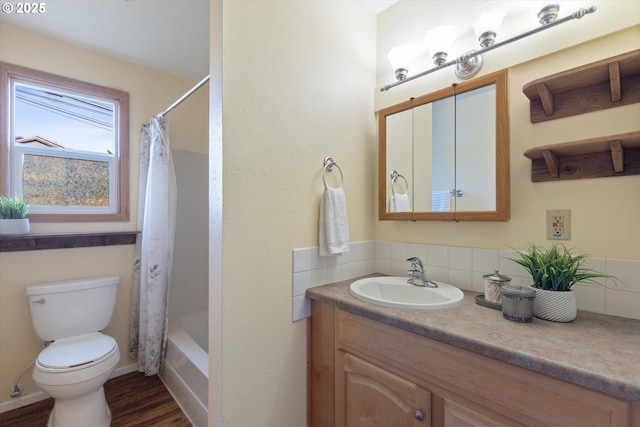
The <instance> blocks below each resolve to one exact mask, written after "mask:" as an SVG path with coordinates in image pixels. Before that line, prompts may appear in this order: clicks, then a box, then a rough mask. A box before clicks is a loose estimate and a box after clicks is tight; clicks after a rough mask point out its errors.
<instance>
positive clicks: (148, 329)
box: [129, 117, 176, 375]
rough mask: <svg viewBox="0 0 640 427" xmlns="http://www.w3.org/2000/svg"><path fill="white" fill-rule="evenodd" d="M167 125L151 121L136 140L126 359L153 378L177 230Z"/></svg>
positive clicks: (161, 347) (160, 358)
mask: <svg viewBox="0 0 640 427" xmlns="http://www.w3.org/2000/svg"><path fill="white" fill-rule="evenodd" d="M167 127H168V124H167V122H166V121H165V120H164V118H162V117H153V118H152V119H151V120H150V121H149V124H148V125H145V126H143V127H142V134H141V137H140V191H139V193H138V230H139V231H141V235H140V236H139V238H138V239H137V241H136V248H135V262H134V269H133V283H132V290H131V318H130V323H129V357H131V358H134V359H135V358H137V359H138V370H139V371H141V372H144V374H145V375H155V374H157V373H158V371H159V370H160V369H161V368H162V364H163V362H164V353H165V349H166V343H167V299H168V296H169V286H170V283H171V273H172V268H173V244H174V239H175V228H176V174H175V169H174V167H173V158H172V156H171V148H170V146H169V134H168V129H167Z"/></svg>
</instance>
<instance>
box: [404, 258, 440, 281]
mask: <svg viewBox="0 0 640 427" xmlns="http://www.w3.org/2000/svg"><path fill="white" fill-rule="evenodd" d="M407 261H409V262H411V270H409V271H407V274H408V275H409V280H407V283H409V284H410V285H415V286H423V287H426V288H437V287H438V285H437V283H436V282H434V281H432V280H429V279H427V275H426V274H425V272H424V267H423V266H422V261H420V258H418V257H412V258H408V259H407Z"/></svg>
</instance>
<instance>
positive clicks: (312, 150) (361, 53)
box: [210, 1, 376, 427]
mask: <svg viewBox="0 0 640 427" xmlns="http://www.w3.org/2000/svg"><path fill="white" fill-rule="evenodd" d="M223 8H224V11H223V46H222V47H223V74H222V81H223V116H222V117H223V147H224V148H223V182H224V187H223V189H224V194H223V197H224V202H223V208H224V211H223V227H224V228H223V241H222V243H223V246H222V249H223V254H222V256H223V261H222V263H223V273H222V274H223V277H222V286H223V287H222V293H223V313H222V317H223V319H222V321H223V326H222V328H223V329H222V335H223V338H222V343H221V344H222V367H223V369H222V379H221V381H222V385H221V388H222V393H223V396H220V395H219V394H217V395H215V396H213V397H212V398H213V399H214V400H216V399H220V398H221V399H222V415H220V413H212V412H210V419H211V420H212V422H213V420H214V419H215V417H221V418H223V419H224V425H228V426H249V425H253V426H262V427H268V426H273V427H281V426H291V427H293V426H303V425H306V391H307V389H306V375H307V372H306V369H307V351H306V349H307V322H306V320H303V321H299V322H296V323H293V324H292V323H291V300H292V289H291V275H292V272H291V268H292V267H291V266H292V259H291V258H292V254H291V249H292V248H295V247H305V246H315V245H317V244H318V209H319V203H320V196H321V194H322V191H323V184H322V161H323V159H324V157H325V156H328V155H329V156H332V157H333V158H334V160H335V161H336V162H337V163H338V165H339V166H340V167H341V168H342V171H343V172H344V190H345V193H346V196H347V205H348V214H349V222H350V232H351V239H352V240H353V241H360V240H368V239H371V238H372V237H373V217H372V215H371V213H372V212H373V210H374V194H373V191H372V190H373V187H372V185H373V183H374V182H375V170H374V164H375V153H376V151H375V146H376V138H375V135H374V132H375V121H374V114H373V109H372V105H373V92H374V87H375V16H374V15H373V14H372V13H370V12H369V11H367V10H366V9H365V8H364V7H363V5H362V3H361V2H360V1H340V2H337V1H313V2H307V1H293V2H292V1H269V2H256V1H230V2H224V5H223ZM212 9H214V12H213V14H214V15H213V16H214V18H213V20H212V23H211V28H215V25H214V22H215V19H216V16H215V8H214V7H213V6H212ZM216 37H217V36H216V35H215V33H214V35H213V36H212V39H211V46H212V49H214V50H215V49H216V47H215V46H216ZM212 57H214V58H215V55H213V54H212ZM215 66H216V64H215V63H214V64H213V65H212V69H213V68H214V67H215ZM215 103H216V101H215V100H212V110H214V104H215ZM214 121H215V119H214ZM212 132H215V130H212ZM214 136H215V135H214ZM214 143H215V139H214ZM214 173H215V172H214ZM218 207H219V206H218ZM213 208H214V209H216V206H214V207H213ZM214 234H215V230H214ZM212 256H215V251H213V252H212ZM213 262H216V261H215V260H214V261H213ZM217 280H218V279H217V278H215V273H214V283H213V286H214V288H212V292H211V294H214V295H215V294H216V293H217V292H219V291H220V290H219V289H218V288H217V286H220V283H219V282H217ZM214 316H215V314H214ZM215 333H216V332H214V334H215ZM217 351H220V347H219V344H218V345H216V348H215V349H214V350H213V354H212V358H214V359H215V358H216V357H219V355H218V354H216V352H217ZM212 363H213V365H212V366H215V363H216V362H215V361H213V362H212ZM212 372H216V371H213V370H212ZM213 375H215V374H213ZM210 391H211V394H210V395H213V394H214V393H215V392H216V385H215V384H211V383H210ZM219 402H220V400H218V403H219ZM214 404H215V402H214ZM210 406H212V405H210Z"/></svg>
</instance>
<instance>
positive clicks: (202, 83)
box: [156, 76, 209, 117]
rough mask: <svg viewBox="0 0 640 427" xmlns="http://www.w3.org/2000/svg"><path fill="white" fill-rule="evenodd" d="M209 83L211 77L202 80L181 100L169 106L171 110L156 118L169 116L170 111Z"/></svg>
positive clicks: (168, 109)
mask: <svg viewBox="0 0 640 427" xmlns="http://www.w3.org/2000/svg"><path fill="white" fill-rule="evenodd" d="M208 81H209V76H207V77H205V78H204V79H202V80H200V82H199V83H198V84H196V85H195V86H194V87H192V88H191V89H189V91H188V92H187V93H185V94H184V95H182V96H181V97H180V98H178V100H177V101H176V102H174V103H173V104H171V105H170V106H169V108H167V109H166V110H164V111H163V112H162V113H159V114H158V115H157V116H156V117H164V115H165V114H167V113H168V112H169V111H171V110H173V109H174V108H176V107H177V106H178V105H180V103H182V101H184V100H185V99H187V98H188V97H190V96H191V95H192V94H193V93H194V92H195V91H197V90H198V89H200V88H201V87H202V86H204V85H205V83H207V82H208Z"/></svg>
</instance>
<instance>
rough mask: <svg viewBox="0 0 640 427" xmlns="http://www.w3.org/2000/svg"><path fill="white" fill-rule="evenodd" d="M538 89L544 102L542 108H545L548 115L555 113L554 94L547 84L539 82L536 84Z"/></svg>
mask: <svg viewBox="0 0 640 427" xmlns="http://www.w3.org/2000/svg"><path fill="white" fill-rule="evenodd" d="M536 90H537V91H538V96H540V101H541V102H542V108H543V109H544V114H545V115H547V116H552V115H553V94H552V93H551V91H550V90H549V88H548V87H547V85H546V84H544V83H538V84H537V85H536Z"/></svg>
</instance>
